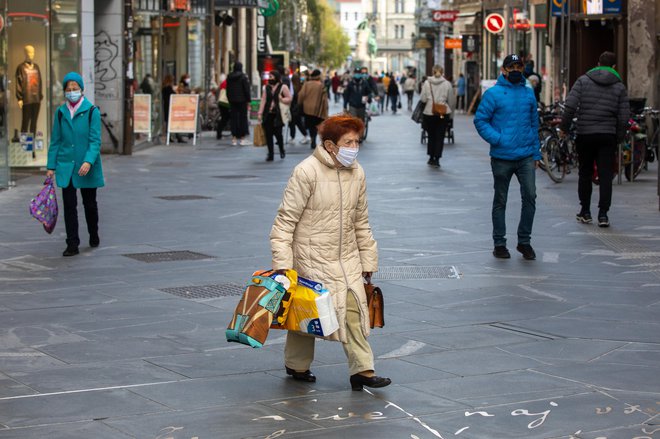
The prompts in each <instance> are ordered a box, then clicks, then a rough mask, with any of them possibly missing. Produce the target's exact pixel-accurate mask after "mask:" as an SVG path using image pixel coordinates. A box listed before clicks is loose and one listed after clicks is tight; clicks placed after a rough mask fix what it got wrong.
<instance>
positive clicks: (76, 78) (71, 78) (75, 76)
mask: <svg viewBox="0 0 660 439" xmlns="http://www.w3.org/2000/svg"><path fill="white" fill-rule="evenodd" d="M69 81H75V82H77V83H78V85H79V86H80V89H81V90H84V89H85V83H84V82H83V79H82V76H80V74H78V73H76V72H69V73H67V74H66V75H65V76H64V79H63V80H62V88H63V89H65V88H66V85H67V83H68V82H69Z"/></svg>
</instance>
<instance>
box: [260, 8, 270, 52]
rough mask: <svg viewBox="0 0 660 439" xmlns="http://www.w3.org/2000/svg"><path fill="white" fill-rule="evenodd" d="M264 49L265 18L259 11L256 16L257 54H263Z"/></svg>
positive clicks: (265, 50) (265, 49)
mask: <svg viewBox="0 0 660 439" xmlns="http://www.w3.org/2000/svg"><path fill="white" fill-rule="evenodd" d="M267 51H268V50H267V48H266V17H264V16H263V14H262V13H261V11H259V13H258V14H257V54H265V53H266V52H267Z"/></svg>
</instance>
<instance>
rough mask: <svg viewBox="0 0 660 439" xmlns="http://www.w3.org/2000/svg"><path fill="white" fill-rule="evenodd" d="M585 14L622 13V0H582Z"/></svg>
mask: <svg viewBox="0 0 660 439" xmlns="http://www.w3.org/2000/svg"><path fill="white" fill-rule="evenodd" d="M582 12H584V13H585V14H620V13H621V0H582Z"/></svg>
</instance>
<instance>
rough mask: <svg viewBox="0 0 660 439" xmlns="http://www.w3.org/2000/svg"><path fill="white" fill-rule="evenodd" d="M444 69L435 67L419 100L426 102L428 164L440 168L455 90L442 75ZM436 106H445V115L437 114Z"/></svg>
mask: <svg viewBox="0 0 660 439" xmlns="http://www.w3.org/2000/svg"><path fill="white" fill-rule="evenodd" d="M443 73H444V69H443V68H442V67H440V66H439V65H435V66H433V76H431V77H430V78H428V79H427V80H426V81H425V82H424V85H422V92H421V94H420V96H419V99H420V100H421V101H422V102H424V104H425V105H424V112H423V113H424V120H423V121H422V124H423V125H422V128H423V129H425V130H426V132H427V133H428V139H427V143H426V153H427V154H428V156H429V160H428V162H427V163H428V164H429V165H431V166H435V167H436V168H440V166H441V165H440V159H441V158H442V152H443V150H444V148H445V132H446V131H447V124H448V123H449V118H450V117H451V112H452V108H451V107H452V102H451V98H452V95H453V90H452V86H451V83H450V82H449V81H447V80H446V79H445V78H444V77H443V76H442V74H443ZM434 104H439V105H443V106H444V108H445V114H436V113H435V112H434V111H433V107H434Z"/></svg>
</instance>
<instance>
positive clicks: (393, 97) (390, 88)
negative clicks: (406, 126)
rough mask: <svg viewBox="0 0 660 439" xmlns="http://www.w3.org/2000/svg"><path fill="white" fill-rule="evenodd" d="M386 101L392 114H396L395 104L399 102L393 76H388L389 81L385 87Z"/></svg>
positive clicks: (396, 85) (396, 84) (397, 88)
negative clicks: (390, 105) (390, 106)
mask: <svg viewBox="0 0 660 439" xmlns="http://www.w3.org/2000/svg"><path fill="white" fill-rule="evenodd" d="M387 99H388V100H389V102H390V104H392V114H396V109H397V103H398V101H399V84H398V83H397V82H396V79H395V78H394V76H393V75H390V80H389V82H388V85H387Z"/></svg>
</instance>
